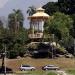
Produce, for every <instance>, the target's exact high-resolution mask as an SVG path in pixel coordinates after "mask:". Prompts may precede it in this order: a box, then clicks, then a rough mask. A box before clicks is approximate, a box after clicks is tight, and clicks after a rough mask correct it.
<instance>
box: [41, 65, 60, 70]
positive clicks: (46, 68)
mask: <svg viewBox="0 0 75 75" xmlns="http://www.w3.org/2000/svg"><path fill="white" fill-rule="evenodd" d="M42 70H59V67H57V66H55V65H46V66H43V67H42Z"/></svg>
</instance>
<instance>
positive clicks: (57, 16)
mask: <svg viewBox="0 0 75 75" xmlns="http://www.w3.org/2000/svg"><path fill="white" fill-rule="evenodd" d="M74 3H75V1H73V0H63V1H62V0H58V2H48V3H47V4H46V5H44V6H43V8H45V9H46V10H45V12H46V13H48V14H49V15H50V16H51V17H50V18H49V19H48V21H46V22H45V25H44V29H45V30H44V33H45V34H46V35H48V37H49V38H48V39H43V40H42V41H48V42H49V43H51V42H56V44H58V45H59V46H60V47H59V48H58V47H57V45H56V47H54V46H51V48H50V47H49V46H47V48H48V49H47V51H48V54H49V53H50V54H52V48H54V49H55V50H56V53H57V54H58V53H61V54H62V53H65V50H66V49H67V51H68V52H70V53H72V54H73V52H74V44H73V43H74V42H73V40H74V38H75V35H74V33H75V14H74V11H73V10H74V9H75V4H74ZM61 6H62V7H61ZM35 10H36V8H35V7H34V6H31V7H29V8H28V10H27V13H28V15H29V16H31V15H33V14H34V13H35V12H36V11H35ZM23 23H24V16H23V13H22V11H21V10H19V9H18V10H15V9H14V10H13V12H11V13H10V14H9V15H8V27H7V28H4V27H3V22H2V21H1V20H0V49H1V50H0V53H4V47H5V46H6V49H7V52H8V57H9V58H11V57H12V56H13V57H12V58H14V56H15V57H16V56H22V57H23V56H24V54H25V53H26V51H28V49H29V51H32V50H33V51H34V50H39V51H41V50H43V51H42V52H44V51H45V50H44V49H46V48H45V47H46V45H45V44H39V45H31V47H30V46H28V45H27V43H28V44H29V42H31V40H30V39H29V38H28V35H27V33H28V30H29V29H28V30H27V29H26V28H24V27H23ZM52 34H54V36H51V35H52ZM49 45H50V44H49ZM14 53H15V55H14ZM9 55H10V56H9Z"/></svg>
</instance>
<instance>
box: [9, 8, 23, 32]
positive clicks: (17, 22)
mask: <svg viewBox="0 0 75 75" xmlns="http://www.w3.org/2000/svg"><path fill="white" fill-rule="evenodd" d="M23 22H24V16H23V13H22V11H21V10H19V9H18V10H15V9H13V13H10V14H9V15H8V27H9V29H10V30H12V31H14V32H16V31H17V30H19V28H20V27H23Z"/></svg>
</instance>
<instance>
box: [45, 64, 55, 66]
mask: <svg viewBox="0 0 75 75" xmlns="http://www.w3.org/2000/svg"><path fill="white" fill-rule="evenodd" d="M46 66H55V65H50V64H49V65H46Z"/></svg>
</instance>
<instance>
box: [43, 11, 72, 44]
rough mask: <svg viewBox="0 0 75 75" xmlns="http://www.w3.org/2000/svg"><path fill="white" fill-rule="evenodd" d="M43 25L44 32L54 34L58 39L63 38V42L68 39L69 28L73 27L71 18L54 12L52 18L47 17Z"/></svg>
mask: <svg viewBox="0 0 75 75" xmlns="http://www.w3.org/2000/svg"><path fill="white" fill-rule="evenodd" d="M44 26H45V32H47V33H49V34H55V36H56V37H57V38H58V40H63V41H64V44H65V42H67V41H68V39H69V36H70V34H69V33H70V30H71V29H72V28H73V20H72V18H70V16H69V15H65V14H64V13H60V12H56V13H55V14H54V15H53V18H52V19H51V18H50V19H48V21H47V22H46V23H45V25H44ZM67 44H68V42H67Z"/></svg>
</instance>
